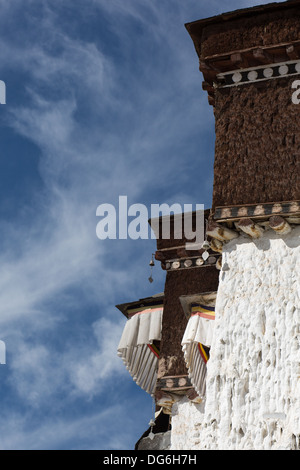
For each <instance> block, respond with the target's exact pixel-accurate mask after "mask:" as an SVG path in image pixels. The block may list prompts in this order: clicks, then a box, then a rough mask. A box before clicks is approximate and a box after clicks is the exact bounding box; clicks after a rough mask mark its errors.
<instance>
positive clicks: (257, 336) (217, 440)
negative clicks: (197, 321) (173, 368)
mask: <svg viewBox="0 0 300 470" xmlns="http://www.w3.org/2000/svg"><path fill="white" fill-rule="evenodd" d="M299 240H300V227H299V226H296V227H295V228H293V230H292V232H291V233H290V234H288V235H286V236H284V237H280V236H279V235H277V234H276V233H275V232H273V231H272V230H267V231H266V232H265V233H264V235H263V236H262V237H261V238H260V239H258V240H251V239H250V238H249V237H247V236H240V237H239V238H238V239H235V240H232V241H231V242H229V243H228V244H226V245H225V247H224V250H223V255H222V259H223V262H222V270H221V271H220V284H219V289H218V294H217V302H216V320H215V322H216V323H215V332H214V338H213V343H212V347H211V356H210V359H209V361H208V370H207V384H206V400H205V402H204V403H203V404H201V405H196V404H194V403H192V402H189V401H188V400H187V399H186V398H182V399H181V400H179V401H178V402H177V403H176V404H175V405H174V406H173V410H172V434H171V449H174V450H175V449H178V450H181V449H186V450H189V449H219V450H221V449H228V450H234V449H245V450H246V449H257V450H258V449H274V450H275V449H294V448H299V436H300V300H299V297H300V274H299V273H300V243H299Z"/></svg>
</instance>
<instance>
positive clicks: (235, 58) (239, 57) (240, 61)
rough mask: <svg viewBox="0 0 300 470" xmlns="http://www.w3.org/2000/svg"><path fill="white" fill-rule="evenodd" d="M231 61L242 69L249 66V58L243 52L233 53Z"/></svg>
mask: <svg viewBox="0 0 300 470" xmlns="http://www.w3.org/2000/svg"><path fill="white" fill-rule="evenodd" d="M230 61H231V62H232V64H233V65H234V66H236V67H239V68H240V69H246V68H248V67H249V62H248V60H247V59H246V57H245V56H244V55H243V54H242V53H241V52H235V53H234V54H231V56H230Z"/></svg>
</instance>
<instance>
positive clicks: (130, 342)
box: [118, 302, 163, 395]
mask: <svg viewBox="0 0 300 470" xmlns="http://www.w3.org/2000/svg"><path fill="white" fill-rule="evenodd" d="M127 314H128V318H129V319H128V320H127V322H126V324H125V327H124V330H123V334H122V337H121V340H120V343H119V346H118V356H120V357H121V358H122V360H123V362H124V364H125V366H126V368H127V369H128V371H129V373H130V375H131V376H132V378H133V380H134V381H135V382H136V383H137V385H139V386H140V387H141V388H142V389H143V390H145V391H146V392H147V393H150V394H151V395H152V394H153V393H154V389H155V385H156V379H157V369H158V358H159V343H160V340H161V325H162V314H163V305H162V303H161V304H160V305H158V304H157V302H156V303H155V304H154V305H147V307H145V306H140V307H137V308H134V309H128V310H127Z"/></svg>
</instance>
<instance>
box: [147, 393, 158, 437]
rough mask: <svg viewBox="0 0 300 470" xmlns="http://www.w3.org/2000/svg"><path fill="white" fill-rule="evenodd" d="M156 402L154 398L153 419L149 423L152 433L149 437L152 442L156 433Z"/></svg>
mask: <svg viewBox="0 0 300 470" xmlns="http://www.w3.org/2000/svg"><path fill="white" fill-rule="evenodd" d="M155 424H156V423H155V401H154V398H153V401H152V418H151V419H150V421H149V426H150V428H151V429H150V433H149V434H148V437H149V438H150V439H151V440H152V439H154V432H153V428H154V426H155Z"/></svg>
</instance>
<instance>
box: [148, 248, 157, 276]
mask: <svg viewBox="0 0 300 470" xmlns="http://www.w3.org/2000/svg"><path fill="white" fill-rule="evenodd" d="M153 256H154V253H152V258H151V260H150V263H149V266H150V276H149V277H148V281H149V282H150V283H152V282H153V277H152V268H153V266H155V263H154V259H153Z"/></svg>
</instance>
